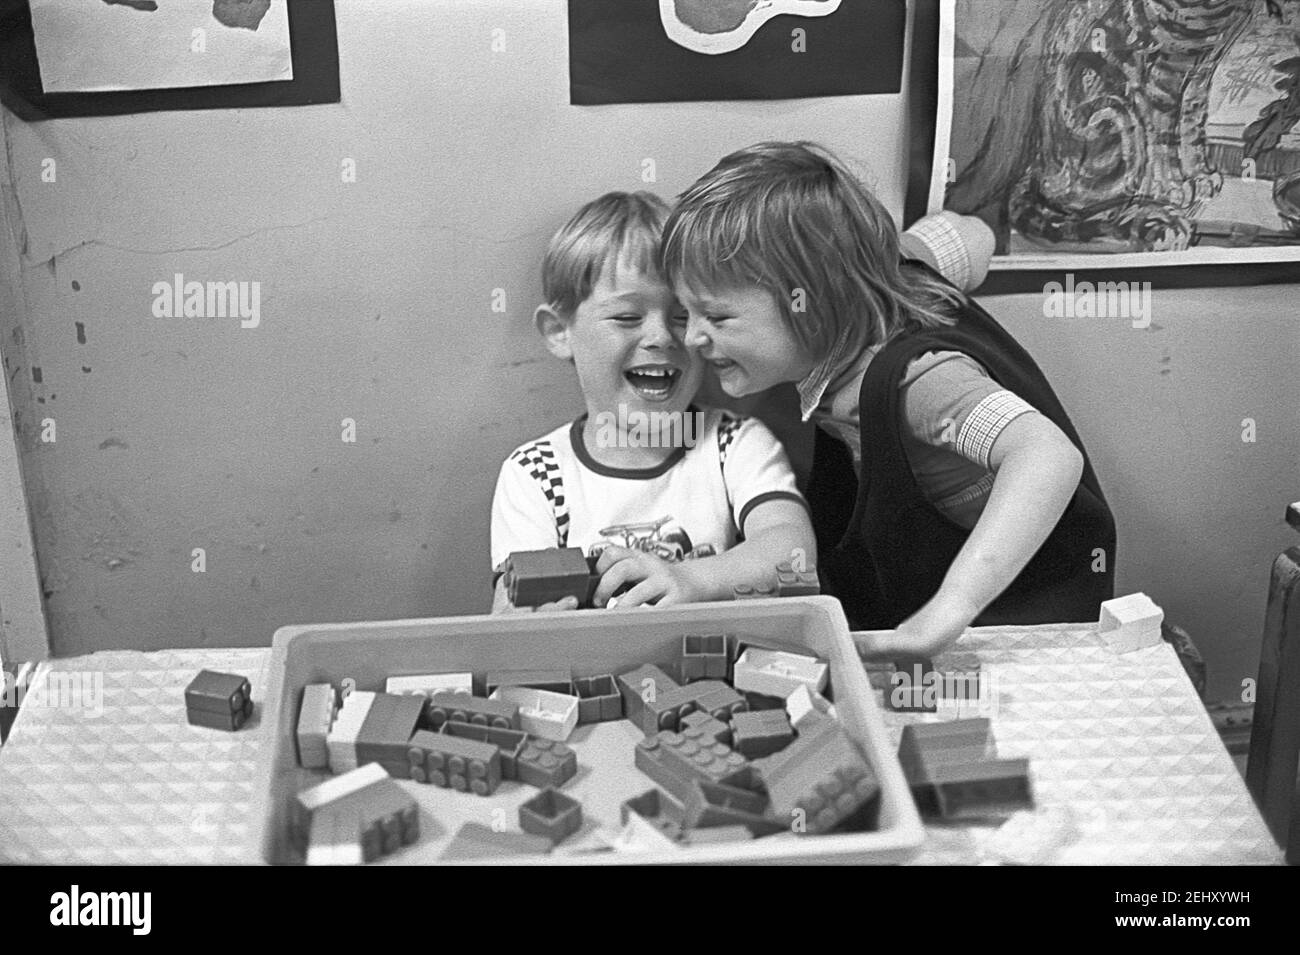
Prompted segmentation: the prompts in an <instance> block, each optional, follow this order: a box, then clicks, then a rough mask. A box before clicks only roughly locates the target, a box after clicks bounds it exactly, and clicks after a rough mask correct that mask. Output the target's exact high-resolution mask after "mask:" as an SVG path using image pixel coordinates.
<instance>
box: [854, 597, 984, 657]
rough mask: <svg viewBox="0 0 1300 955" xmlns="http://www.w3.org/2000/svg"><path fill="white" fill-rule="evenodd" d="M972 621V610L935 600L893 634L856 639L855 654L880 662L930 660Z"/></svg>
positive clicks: (955, 638) (950, 643) (890, 632)
mask: <svg viewBox="0 0 1300 955" xmlns="http://www.w3.org/2000/svg"><path fill="white" fill-rule="evenodd" d="M968 609H969V610H971V613H970V614H969V616H968V615H967V613H966V610H968ZM974 619H975V613H974V611H973V608H962V607H960V606H947V607H945V606H944V605H942V604H941V603H940V602H939V599H938V598H937V597H936V598H935V599H933V600H931V601H930V602H929V603H927V604H926V605H925V606H923V607H922V608H921V609H920V610H918V611H917V612H916V613H914V614H912V616H910V617H908V618H907V619H906V620H904V621H903V622H902V623H900V624H899V625H898V627H897V628H896V629H894V630H893V631H887V632H885V633H881V634H871V635H870V636H866V637H860V638H858V639H857V641H856V643H857V645H858V653H859V655H861V656H863V657H871V658H877V657H878V658H882V659H896V658H898V657H927V658H929V657H933V656H936V655H937V654H939V653H942V652H943V651H944V650H947V649H948V648H949V647H951V646H952V645H953V644H954V643H956V642H957V638H958V637H960V636H961V635H962V632H963V631H964V630H965V629H966V628H967V627H968V626H970V623H971V621H972V620H974Z"/></svg>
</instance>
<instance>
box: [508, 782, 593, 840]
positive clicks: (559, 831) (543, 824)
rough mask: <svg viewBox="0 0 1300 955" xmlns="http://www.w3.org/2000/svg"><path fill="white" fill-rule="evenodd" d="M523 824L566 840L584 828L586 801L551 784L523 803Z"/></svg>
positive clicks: (535, 833) (521, 806)
mask: <svg viewBox="0 0 1300 955" xmlns="http://www.w3.org/2000/svg"><path fill="white" fill-rule="evenodd" d="M519 828H520V829H522V830H524V832H531V833H532V834H533V835H537V836H545V837H546V838H548V839H550V840H551V842H553V843H556V842H563V841H564V840H565V839H567V838H568V837H569V836H571V835H573V834H574V833H575V832H577V831H578V830H579V829H581V828H582V804H581V803H579V802H578V801H577V800H576V799H574V798H572V797H571V796H566V795H565V794H564V793H562V792H560V791H559V790H558V789H555V788H551V787H548V788H546V789H543V790H542V791H541V792H539V793H538V794H537V795H536V796H534V797H533V798H532V799H530V800H528V801H527V802H525V803H523V804H522V805H520V807H519Z"/></svg>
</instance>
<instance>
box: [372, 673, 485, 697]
mask: <svg viewBox="0 0 1300 955" xmlns="http://www.w3.org/2000/svg"><path fill="white" fill-rule="evenodd" d="M384 692H385V693H417V694H419V695H420V696H433V694H435V693H464V694H466V695H469V694H471V693H473V692H474V674H472V673H422V674H414V675H412V676H390V677H389V678H388V680H387V682H386V683H385V684H384Z"/></svg>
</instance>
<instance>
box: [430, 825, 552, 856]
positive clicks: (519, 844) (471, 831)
mask: <svg viewBox="0 0 1300 955" xmlns="http://www.w3.org/2000/svg"><path fill="white" fill-rule="evenodd" d="M552 845H553V843H552V842H551V840H550V839H547V838H546V837H544V836H533V835H529V834H528V833H526V832H497V831H496V830H495V829H492V828H490V827H488V826H485V825H483V824H482V823H478V822H467V823H465V825H463V826H461V827H460V830H459V831H458V832H457V833H456V837H455V838H454V839H452V840H451V844H450V845H448V846H447V848H446V849H445V850H444V851H443V853H442V855H441V856H439V857H438V858H439V859H499V858H506V857H509V856H523V855H546V854H547V853H548V852H550V851H551V846H552Z"/></svg>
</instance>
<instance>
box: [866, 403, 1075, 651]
mask: <svg viewBox="0 0 1300 955" xmlns="http://www.w3.org/2000/svg"><path fill="white" fill-rule="evenodd" d="M989 465H990V466H991V467H992V469H993V471H994V472H995V475H996V476H995V477H994V479H993V489H992V490H991V491H990V493H989V498H988V501H987V502H986V503H985V505H984V511H983V513H982V514H981V515H980V518H979V521H977V522H976V524H975V527H974V528H973V529H972V530H971V533H970V536H969V537H968V538H967V539H966V543H965V544H964V545H963V546H962V549H961V550H960V551H959V552H958V553H957V557H956V559H954V560H953V562H952V566H951V567H950V568H948V573H947V574H946V575H945V576H944V580H943V584H942V585H941V586H940V588H939V592H938V593H936V594H935V595H934V597H932V598H931V599H930V600H929V602H928V603H926V604H925V606H923V607H922V608H921V609H920V610H918V611H917V612H916V613H914V614H913V615H912V616H911V617H909V618H908V619H907V620H904V621H903V622H902V623H901V624H900V625H899V626H898V628H897V629H896V630H895V631H893V633H886V634H882V635H881V637H880V638H878V639H876V638H872V639H869V640H868V641H866V644H865V646H863V650H864V651H865V652H867V653H870V654H871V655H873V656H874V655H876V654H879V655H881V656H890V655H893V656H908V655H919V656H927V657H928V656H932V655H934V654H935V653H938V652H939V651H941V650H943V649H945V648H946V647H948V646H951V645H952V643H954V642H955V641H956V640H957V638H958V637H959V636H961V633H962V631H963V630H965V629H966V628H967V627H968V626H970V625H971V622H972V621H974V619H975V618H976V617H977V616H979V615H980V614H981V613H982V612H983V611H984V608H986V607H987V606H988V605H989V604H991V603H992V602H993V601H994V600H996V599H997V597H998V595H999V594H1001V593H1002V591H1004V590H1006V588H1007V587H1008V586H1010V584H1011V582H1012V581H1014V580H1015V579H1016V577H1017V575H1019V573H1020V571H1021V570H1023V569H1024V567H1025V565H1026V564H1028V563H1029V561H1030V560H1031V559H1032V558H1033V556H1034V554H1035V553H1037V552H1038V548H1039V547H1041V546H1042V544H1043V542H1044V541H1045V540H1047V538H1048V536H1050V535H1051V533H1052V530H1053V529H1054V528H1055V527H1056V523H1057V521H1058V520H1060V518H1061V515H1062V514H1063V513H1065V509H1066V507H1068V506H1069V504H1070V500H1071V498H1072V497H1073V496H1074V492H1075V490H1076V489H1077V488H1078V486H1079V480H1080V478H1081V477H1082V476H1083V455H1082V454H1081V453H1080V452H1079V449H1078V448H1076V447H1075V446H1074V444H1073V442H1071V441H1070V439H1069V438H1067V437H1066V436H1065V434H1064V433H1063V432H1062V431H1061V429H1060V428H1058V427H1057V426H1056V425H1054V424H1053V423H1052V422H1051V420H1050V419H1048V418H1047V417H1046V416H1045V415H1042V414H1024V415H1020V416H1019V417H1017V418H1015V419H1013V420H1012V421H1011V422H1010V423H1008V424H1007V426H1006V427H1005V428H1004V429H1003V430H1002V432H1001V433H1000V434H999V435H998V438H997V440H996V441H995V442H994V444H993V448H992V450H991V452H990V455H989Z"/></svg>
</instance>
